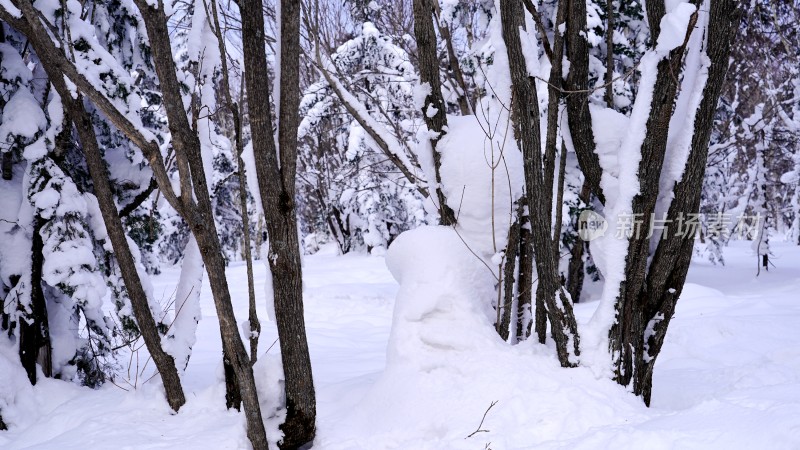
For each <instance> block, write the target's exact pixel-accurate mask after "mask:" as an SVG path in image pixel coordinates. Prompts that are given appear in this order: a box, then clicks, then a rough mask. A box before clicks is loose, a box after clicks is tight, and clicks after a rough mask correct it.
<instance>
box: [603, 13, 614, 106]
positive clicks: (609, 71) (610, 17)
mask: <svg viewBox="0 0 800 450" xmlns="http://www.w3.org/2000/svg"><path fill="white" fill-rule="evenodd" d="M613 80H614V0H606V79H605V82H606V92H605V101H606V106H607V107H609V108H614V84H613V83H612V81H613Z"/></svg>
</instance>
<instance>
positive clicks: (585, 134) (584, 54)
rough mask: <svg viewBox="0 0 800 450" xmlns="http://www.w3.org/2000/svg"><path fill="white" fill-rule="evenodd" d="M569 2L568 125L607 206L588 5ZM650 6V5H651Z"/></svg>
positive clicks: (592, 182)
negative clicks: (592, 90) (592, 97)
mask: <svg viewBox="0 0 800 450" xmlns="http://www.w3.org/2000/svg"><path fill="white" fill-rule="evenodd" d="M562 1H565V2H568V3H569V5H568V10H567V15H566V17H567V29H566V31H567V45H566V50H567V51H566V53H567V59H569V62H570V66H569V74H567V79H566V80H565V85H566V88H567V91H569V95H567V96H566V102H567V123H568V124H569V130H570V134H571V135H572V144H573V146H574V147H575V155H576V156H577V157H578V164H579V165H580V167H581V171H582V172H583V175H584V177H585V178H586V181H587V182H588V183H589V186H590V189H591V191H592V193H594V195H595V196H596V197H597V198H598V200H600V203H605V197H604V196H603V190H602V189H601V188H600V177H601V175H602V174H603V170H602V169H601V168H600V159H599V158H598V156H597V153H595V151H594V147H595V144H594V132H593V131H592V116H591V114H590V113H589V43H588V42H587V41H586V31H587V30H586V2H585V1H581V0H562ZM648 5H649V2H648Z"/></svg>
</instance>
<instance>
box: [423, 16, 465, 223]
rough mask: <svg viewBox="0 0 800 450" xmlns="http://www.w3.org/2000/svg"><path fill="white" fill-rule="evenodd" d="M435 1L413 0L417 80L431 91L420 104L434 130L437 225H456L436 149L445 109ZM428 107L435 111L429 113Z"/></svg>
mask: <svg viewBox="0 0 800 450" xmlns="http://www.w3.org/2000/svg"><path fill="white" fill-rule="evenodd" d="M433 1H438V0H414V36H415V37H416V40H417V55H418V59H419V79H420V82H421V83H423V84H424V83H427V84H428V86H430V93H429V94H428V95H427V96H426V97H425V103H424V106H423V107H422V117H423V118H424V119H425V125H426V126H427V127H428V130H430V131H432V132H434V133H437V136H436V137H435V138H431V149H432V150H433V166H434V170H435V173H436V175H435V176H436V180H435V182H436V199H437V201H438V202H439V204H438V205H436V206H437V207H438V209H439V224H440V225H455V224H456V214H455V211H453V209H452V208H450V206H449V205H448V204H447V198H446V197H445V195H444V192H443V191H442V188H441V184H442V177H441V175H440V168H441V166H442V155H441V153H439V151H438V150H437V148H436V144H437V143H438V141H439V140H440V139H441V138H442V137H443V136H444V135H445V134H446V133H447V131H446V127H447V111H446V110H445V107H444V99H443V97H442V88H441V80H440V79H439V56H438V54H437V52H436V32H435V31H434V28H433V16H432V15H433V14H434V7H433V5H432V3H431V2H433ZM431 108H433V109H435V110H436V114H434V115H433V116H430V115H429V114H428V112H429V111H432V110H431Z"/></svg>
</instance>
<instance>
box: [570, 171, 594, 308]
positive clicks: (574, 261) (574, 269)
mask: <svg viewBox="0 0 800 450" xmlns="http://www.w3.org/2000/svg"><path fill="white" fill-rule="evenodd" d="M590 197H591V193H590V191H589V184H588V183H587V182H585V181H584V183H583V187H581V192H580V194H578V198H580V200H581V201H582V202H583V203H584V204H587V205H588V204H589V199H590ZM577 220H578V219H577V218H575V229H576V230H577V229H578V228H577V227H578V223H577ZM587 245H589V244H587V243H585V242H583V240H582V239H581V238H580V237H579V236H576V239H575V242H574V243H573V244H572V248H571V249H570V257H569V265H568V268H567V292H569V295H570V297H572V303H578V302H580V299H581V292H582V291H583V280H584V278H585V276H586V264H585V263H584V260H583V255H584V253H585V252H586V246H587Z"/></svg>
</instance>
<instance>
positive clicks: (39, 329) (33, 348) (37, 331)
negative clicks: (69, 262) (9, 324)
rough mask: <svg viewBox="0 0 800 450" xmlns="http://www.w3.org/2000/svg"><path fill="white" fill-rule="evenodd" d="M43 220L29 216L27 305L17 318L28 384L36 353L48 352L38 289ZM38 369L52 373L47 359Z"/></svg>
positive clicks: (44, 307)
mask: <svg viewBox="0 0 800 450" xmlns="http://www.w3.org/2000/svg"><path fill="white" fill-rule="evenodd" d="M45 223H46V221H45V220H44V219H42V218H41V217H39V216H38V215H37V216H36V217H34V219H33V245H32V249H31V304H30V311H23V312H22V317H20V320H19V360H20V362H21V363H22V367H23V368H24V369H25V372H26V373H27V374H28V379H29V380H30V382H31V384H34V385H35V384H36V362H37V360H38V359H39V355H40V354H43V356H45V357H46V356H47V355H49V353H50V352H49V347H50V332H49V329H50V328H49V324H48V321H47V304H46V302H45V298H44V292H43V290H42V264H43V263H44V256H43V255H42V250H43V248H44V243H43V242H42V236H41V234H40V232H41V230H42V227H43V226H44V224H45ZM45 359H46V361H45V364H43V365H42V369H43V371H44V373H45V376H50V375H52V364H50V361H49V360H50V358H48V357H46V358H45Z"/></svg>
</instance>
